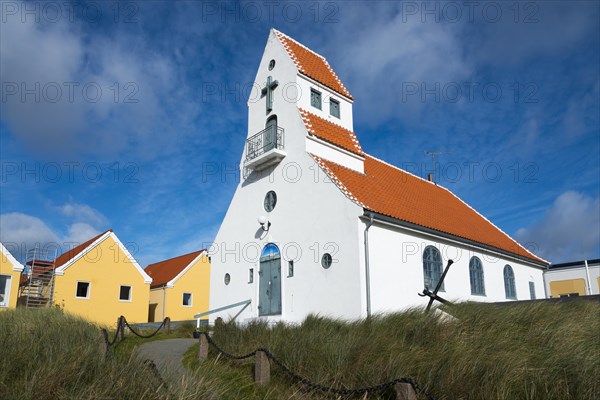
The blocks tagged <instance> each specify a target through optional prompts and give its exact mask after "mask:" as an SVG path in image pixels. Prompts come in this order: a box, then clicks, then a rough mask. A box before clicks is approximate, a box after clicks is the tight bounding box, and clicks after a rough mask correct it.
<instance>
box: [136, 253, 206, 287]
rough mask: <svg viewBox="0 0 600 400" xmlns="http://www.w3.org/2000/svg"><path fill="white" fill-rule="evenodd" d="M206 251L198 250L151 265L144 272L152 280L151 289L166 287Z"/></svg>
mask: <svg viewBox="0 0 600 400" xmlns="http://www.w3.org/2000/svg"><path fill="white" fill-rule="evenodd" d="M203 251H205V250H198V251H195V252H193V253H189V254H184V255H182V256H178V257H174V258H170V259H168V260H165V261H160V262H157V263H154V264H150V265H148V266H147V267H146V269H145V270H144V271H146V273H147V274H148V275H150V277H151V278H152V285H151V286H150V288H151V289H154V288H156V287H160V286H164V285H166V284H167V283H168V282H169V281H170V280H171V279H173V278H175V277H176V276H177V275H178V274H179V273H180V272H181V271H183V270H184V269H185V267H187V266H188V265H190V263H191V262H192V261H194V259H195V258H196V257H198V256H199V255H200V254H201V253H202V252H203Z"/></svg>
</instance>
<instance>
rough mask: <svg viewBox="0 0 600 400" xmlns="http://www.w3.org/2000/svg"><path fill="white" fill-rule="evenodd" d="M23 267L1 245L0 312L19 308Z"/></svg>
mask: <svg viewBox="0 0 600 400" xmlns="http://www.w3.org/2000/svg"><path fill="white" fill-rule="evenodd" d="M21 272H23V265H21V263H19V262H18V261H17V260H16V259H15V258H14V257H13V256H12V254H10V252H9V251H8V250H7V249H6V247H4V245H3V244H2V243H0V311H3V310H6V309H8V308H15V307H16V306H17V296H18V293H19V281H20V279H21Z"/></svg>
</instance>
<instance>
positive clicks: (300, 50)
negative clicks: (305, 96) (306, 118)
mask: <svg viewBox="0 0 600 400" xmlns="http://www.w3.org/2000/svg"><path fill="white" fill-rule="evenodd" d="M275 34H276V35H277V37H278V38H279V40H280V41H281V43H282V44H283V46H284V47H285V49H286V50H287V52H288V54H289V56H290V58H291V59H292V60H293V61H294V63H295V64H296V68H298V71H300V72H301V73H303V74H304V75H306V76H308V77H310V78H312V79H314V80H315V81H317V82H319V83H321V84H323V85H325V86H327V87H328V88H330V89H332V90H334V91H336V92H338V93H339V94H341V95H344V96H346V97H347V98H349V99H353V97H352V95H351V94H350V92H349V91H348V89H346V87H345V86H344V84H343V83H342V81H341V80H340V78H338V76H337V75H336V73H335V72H334V71H333V69H332V68H331V66H330V65H329V63H328V62H327V60H326V59H325V57H323V56H322V55H319V54H317V53H315V52H314V51H312V50H310V49H309V48H307V47H306V46H304V45H302V44H300V43H298V42H297V41H295V40H294V39H292V38H291V37H289V36H287V35H284V34H283V33H281V32H279V31H277V30H275Z"/></svg>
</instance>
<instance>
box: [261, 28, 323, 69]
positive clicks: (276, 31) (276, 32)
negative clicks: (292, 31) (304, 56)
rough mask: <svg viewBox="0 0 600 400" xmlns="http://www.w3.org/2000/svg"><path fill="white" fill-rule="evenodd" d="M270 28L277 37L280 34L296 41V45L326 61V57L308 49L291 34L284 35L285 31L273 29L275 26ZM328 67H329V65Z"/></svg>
mask: <svg viewBox="0 0 600 400" xmlns="http://www.w3.org/2000/svg"><path fill="white" fill-rule="evenodd" d="M272 29H273V31H274V32H275V34H276V35H277V36H278V37H279V38H281V36H283V37H285V38H286V39H289V40H291V41H292V42H294V43H296V44H297V45H298V46H300V47H304V48H305V49H306V50H308V51H310V52H311V53H313V54H314V55H316V56H318V57H321V58H322V59H323V60H324V61H325V62H327V59H326V58H325V57H324V56H322V55H320V54H319V53H317V52H316V51H314V50H312V49H309V48H308V47H306V46H305V45H303V44H302V43H300V42H299V41H297V40H296V39H294V38H293V37H291V36H289V35H286V34H285V33H283V32H281V31H279V30H277V29H275V28H272ZM282 44H283V45H284V46H285V44H284V43H282ZM327 65H329V63H327ZM330 68H331V67H330Z"/></svg>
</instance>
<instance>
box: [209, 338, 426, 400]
mask: <svg viewBox="0 0 600 400" xmlns="http://www.w3.org/2000/svg"><path fill="white" fill-rule="evenodd" d="M200 334H201V335H204V336H205V337H206V340H207V342H208V343H209V344H210V345H211V346H212V347H213V348H214V349H215V350H216V351H217V352H218V353H219V354H221V355H223V356H224V357H225V358H228V359H231V360H245V359H247V358H250V357H253V356H255V355H256V353H258V352H259V351H261V352H263V353H265V355H266V356H267V357H268V358H269V360H271V361H272V362H273V364H275V365H276V366H277V367H279V369H280V370H282V371H283V372H284V373H285V374H286V375H287V376H288V377H290V378H291V379H292V380H295V381H297V382H300V383H301V384H302V385H303V386H305V387H306V388H308V389H309V390H312V391H319V392H322V393H329V394H336V395H342V396H355V395H365V394H372V393H380V392H383V391H384V390H387V389H389V388H391V387H394V386H395V385H396V384H398V383H408V384H409V385H411V386H412V388H413V389H414V391H415V393H418V394H421V395H423V396H424V397H425V398H426V399H427V400H436V398H435V397H433V395H432V394H431V393H429V392H427V391H426V390H425V389H423V388H422V387H421V386H419V384H417V382H415V381H414V380H413V379H412V378H408V377H404V378H398V379H394V380H392V381H389V382H385V383H382V384H379V385H375V386H368V387H363V388H354V389H339V388H334V387H330V386H324V385H320V384H318V383H314V382H312V381H310V380H309V379H307V378H305V377H303V376H301V375H300V374H298V373H296V372H294V371H292V370H291V369H289V368H288V367H287V366H286V365H285V364H284V363H283V362H281V361H280V360H279V359H278V358H277V357H275V356H274V355H273V353H271V352H270V351H269V350H268V349H265V348H262V347H261V348H258V349H256V350H254V351H252V352H250V353H247V354H243V355H235V354H231V353H228V352H227V351H225V350H223V349H222V348H221V347H220V346H219V345H218V344H217V343H216V342H215V341H214V340H213V338H212V337H210V335H209V334H208V332H201V333H200Z"/></svg>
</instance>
